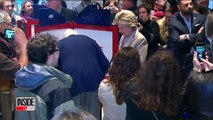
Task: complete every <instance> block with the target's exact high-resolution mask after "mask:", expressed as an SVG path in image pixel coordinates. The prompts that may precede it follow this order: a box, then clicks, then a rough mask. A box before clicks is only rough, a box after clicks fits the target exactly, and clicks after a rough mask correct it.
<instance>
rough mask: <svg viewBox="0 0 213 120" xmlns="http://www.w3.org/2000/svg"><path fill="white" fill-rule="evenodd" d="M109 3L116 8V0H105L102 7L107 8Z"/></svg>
mask: <svg viewBox="0 0 213 120" xmlns="http://www.w3.org/2000/svg"><path fill="white" fill-rule="evenodd" d="M111 2H113V3H114V5H115V6H116V7H118V2H117V1H116V0H107V1H106V2H105V3H104V7H106V6H108V5H109V4H110V3H111Z"/></svg>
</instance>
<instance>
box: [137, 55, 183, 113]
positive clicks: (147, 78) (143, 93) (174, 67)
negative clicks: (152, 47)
mask: <svg viewBox="0 0 213 120" xmlns="http://www.w3.org/2000/svg"><path fill="white" fill-rule="evenodd" d="M179 77H180V68H179V64H178V62H177V60H176V58H175V56H174V54H173V53H171V52H169V51H157V52H156V53H155V54H154V55H153V56H151V57H150V59H148V61H147V63H146V65H145V66H144V67H143V68H142V72H141V73H140V75H138V77H137V78H136V80H137V82H136V83H135V85H134V86H135V87H136V92H135V95H136V97H139V99H138V101H137V103H138V106H139V108H141V107H142V108H144V109H145V110H148V111H160V112H163V113H165V114H167V115H175V114H176V110H177V96H178V94H179V83H178V81H179Z"/></svg>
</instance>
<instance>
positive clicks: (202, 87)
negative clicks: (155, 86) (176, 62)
mask: <svg viewBox="0 0 213 120" xmlns="http://www.w3.org/2000/svg"><path fill="white" fill-rule="evenodd" d="M205 27H206V37H207V38H208V39H209V40H210V41H209V42H210V43H211V47H212V45H213V44H212V40H213V39H212V38H213V31H212V27H213V14H212V13H209V14H208V16H207V21H206V23H205ZM210 54H212V51H211V53H210ZM208 55H209V54H206V58H207V59H206V60H205V59H204V58H203V59H201V60H200V61H199V60H198V56H199V55H198V52H196V51H195V52H194V56H193V70H192V71H191V73H190V75H189V78H188V80H187V81H186V83H185V94H184V95H185V96H184V100H185V109H184V110H185V112H186V113H187V116H188V117H187V120H212V119H213V107H212V106H213V103H212V100H213V71H212V70H213V64H212V63H210V62H209V61H208V60H209V56H208ZM195 96H196V98H195Z"/></svg>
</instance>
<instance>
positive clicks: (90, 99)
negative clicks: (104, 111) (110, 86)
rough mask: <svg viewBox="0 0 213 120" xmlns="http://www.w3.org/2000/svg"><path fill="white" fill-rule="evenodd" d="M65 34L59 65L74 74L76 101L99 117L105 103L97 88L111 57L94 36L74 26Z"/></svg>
mask: <svg viewBox="0 0 213 120" xmlns="http://www.w3.org/2000/svg"><path fill="white" fill-rule="evenodd" d="M65 34H66V35H65V37H66V38H64V39H62V40H60V41H59V49H60V55H59V69H60V70H61V71H63V72H64V73H67V74H69V75H71V76H72V78H73V85H72V88H71V94H72V95H73V100H74V103H75V105H76V106H77V107H78V106H80V107H83V108H82V109H84V110H86V111H88V112H89V113H91V114H92V115H94V116H95V117H96V118H97V120H99V119H100V109H101V103H100V102H99V99H98V94H97V91H98V86H99V83H100V82H101V81H102V79H103V78H104V76H105V73H106V72H107V69H108V67H109V61H108V60H107V58H106V57H105V55H104V54H103V52H102V51H101V48H100V47H99V45H98V44H97V43H96V41H95V40H93V39H92V38H90V37H87V36H85V35H77V34H76V32H75V31H74V30H71V29H68V30H67V31H65ZM70 34H71V35H70Z"/></svg>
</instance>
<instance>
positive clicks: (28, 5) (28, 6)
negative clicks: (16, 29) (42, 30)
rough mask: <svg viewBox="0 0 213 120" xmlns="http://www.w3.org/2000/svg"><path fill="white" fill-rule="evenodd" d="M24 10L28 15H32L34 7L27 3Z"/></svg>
mask: <svg viewBox="0 0 213 120" xmlns="http://www.w3.org/2000/svg"><path fill="white" fill-rule="evenodd" d="M24 8H25V12H26V14H27V15H31V14H32V13H33V7H32V3H31V2H26V3H25V7H24Z"/></svg>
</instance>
